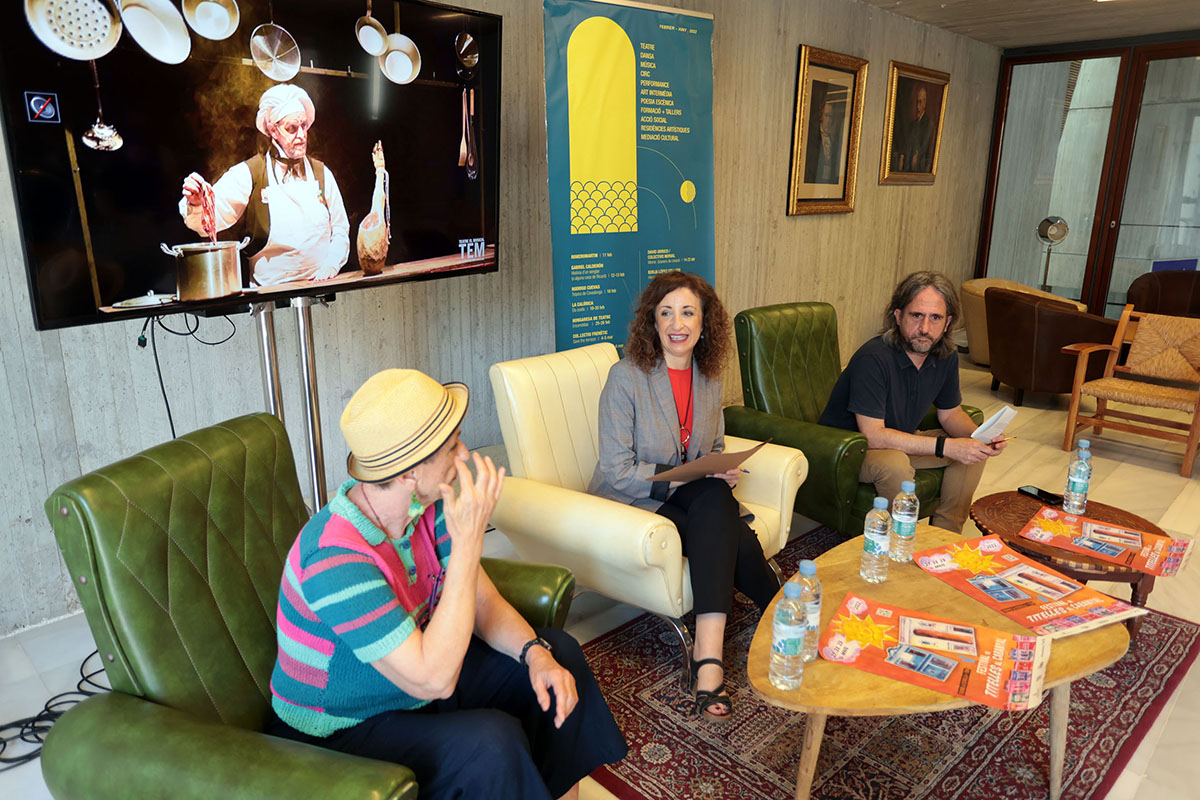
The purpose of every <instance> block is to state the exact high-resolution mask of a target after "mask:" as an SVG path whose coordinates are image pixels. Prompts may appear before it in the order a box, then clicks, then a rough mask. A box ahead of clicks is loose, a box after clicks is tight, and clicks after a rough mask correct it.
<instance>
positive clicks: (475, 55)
mask: <svg viewBox="0 0 1200 800" xmlns="http://www.w3.org/2000/svg"><path fill="white" fill-rule="evenodd" d="M454 56H455V59H456V60H457V61H458V64H456V65H455V67H454V68H455V70H457V72H458V77H460V78H462V79H463V80H464V81H469V80H471V79H472V78H474V77H475V67H476V65H477V64H479V42H477V41H475V37H474V36H472V35H471V34H469V33H467V32H466V31H463V32H462V33H460V34H458V36H455V37H454Z"/></svg>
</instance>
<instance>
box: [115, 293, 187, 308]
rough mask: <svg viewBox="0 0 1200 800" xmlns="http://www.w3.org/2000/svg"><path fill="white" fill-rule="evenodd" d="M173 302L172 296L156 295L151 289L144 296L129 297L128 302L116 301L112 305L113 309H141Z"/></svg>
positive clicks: (173, 296) (173, 297)
mask: <svg viewBox="0 0 1200 800" xmlns="http://www.w3.org/2000/svg"><path fill="white" fill-rule="evenodd" d="M173 302H175V295H173V294H158V293H157V292H155V291H154V290H153V289H151V290H150V291H149V292H146V294H140V295H138V296H137V297H130V298H129V299H128V300H118V301H117V302H115V303H113V308H141V307H143V306H161V305H165V304H167V303H173Z"/></svg>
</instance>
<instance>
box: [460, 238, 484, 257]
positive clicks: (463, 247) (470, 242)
mask: <svg viewBox="0 0 1200 800" xmlns="http://www.w3.org/2000/svg"><path fill="white" fill-rule="evenodd" d="M485 247H486V245H485V243H484V241H483V238H482V237H477V238H474V239H459V240H458V256H459V258H483V251H484V248H485Z"/></svg>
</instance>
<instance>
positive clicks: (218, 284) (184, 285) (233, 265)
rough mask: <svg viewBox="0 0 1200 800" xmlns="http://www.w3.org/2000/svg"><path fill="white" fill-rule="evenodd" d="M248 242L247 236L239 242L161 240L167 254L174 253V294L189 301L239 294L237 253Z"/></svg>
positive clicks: (239, 282) (239, 272) (239, 273)
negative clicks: (167, 242)
mask: <svg viewBox="0 0 1200 800" xmlns="http://www.w3.org/2000/svg"><path fill="white" fill-rule="evenodd" d="M248 244H250V237H249V236H247V237H246V238H245V239H242V241H240V242H197V243H195V244H177V245H173V246H172V245H166V244H160V245H159V247H161V248H162V251H163V252H164V253H166V254H167V255H169V256H174V257H175V283H176V286H177V287H178V291H177V292H176V296H177V297H178V298H179V299H180V300H182V301H188V300H213V299H216V298H219V297H229V296H231V295H235V294H241V292H242V284H241V279H240V277H239V276H240V275H241V268H240V263H239V262H240V256H239V254H240V253H241V251H242V248H244V247H245V246H246V245H248Z"/></svg>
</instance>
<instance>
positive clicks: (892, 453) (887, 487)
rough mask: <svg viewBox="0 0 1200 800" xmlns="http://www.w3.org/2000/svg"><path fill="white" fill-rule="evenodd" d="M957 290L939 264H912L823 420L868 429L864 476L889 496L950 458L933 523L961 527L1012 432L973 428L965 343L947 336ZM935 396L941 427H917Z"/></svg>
mask: <svg viewBox="0 0 1200 800" xmlns="http://www.w3.org/2000/svg"><path fill="white" fill-rule="evenodd" d="M958 308H959V306H958V293H957V292H956V291H955V289H954V284H953V283H951V282H950V279H949V278H947V277H946V276H945V275H943V274H942V273H940V272H914V273H913V274H912V275H909V276H908V277H907V278H905V279H904V280H902V281H901V282H900V284H899V285H898V286H897V287H896V290H895V292H893V293H892V302H891V303H890V304H889V305H888V309H887V312H886V313H885V316H884V329H883V333H882V334H881V335H879V336H876V337H875V338H874V339H871V340H870V341H869V342H867V343H866V344H864V345H863V346H862V347H860V348H859V349H858V351H857V352H856V353H855V354H854V355H853V356H852V357H851V358H850V363H849V364H847V365H846V369H845V370H844V371H843V372H842V374H841V376H840V377H839V378H838V380H837V383H836V384H835V385H834V387H833V392H832V393H831V394H830V396H829V402H828V404H826V406H825V411H824V412H823V413H822V414H821V419H820V423H821V424H822V425H828V426H830V427H834V428H843V429H845V430H851V431H853V430H857V431H860V432H861V433H862V434H863V435H864V436H866V437H867V448H868V449H867V455H866V457H865V458H864V459H863V466H862V471H861V472H860V473H859V480H860V481H863V482H864V483H873V484H875V491H876V493H877V494H878V496H880V497H886V498H887V499H888V501H889V502H890V501H891V500H892V498H893V497H895V496H896V495H897V494H899V492H900V484H901V483H902V482H903V481H910V480H912V479H913V474H914V471H915V470H917V469H925V468H929V467H942V466H944V467H945V468H946V471H945V473H944V476H943V478H942V495H941V502H940V503H939V504H938V507H937V509H936V510H935V511H934V513H933V518H932V520H931V522H932V524H933V525H935V526H937V527H939V528H945V529H946V530H950V531H955V532H957V533H961V532H962V528H963V524H964V523H965V522H966V520H967V512H968V511H969V510H970V506H971V499H972V497H973V496H974V493H975V487H976V486H978V485H979V479H980V478H981V477H982V476H983V466H984V464H985V463H986V461H987V460H988V459H989V458H991V457H992V456H995V455H997V454H999V453H1000V452H1001V451H1002V450H1003V449H1004V445H1005V442H1004V440H1003V439H1001V438H997V439H996V440H994V441H993V442H991V443H987V444H985V443H983V442H978V441H976V440H974V439H972V438H971V433H972V432H973V431H974V430H975V427H976V425H975V423H974V422H973V421H972V420H971V418H970V417H968V416H967V413H966V412H965V411H963V410H962V407H961V405H960V403H962V394H961V393H960V392H959V388H958V353H957V352H956V350H955V348H954V345H953V344H951V343H950V342H949V341H948V340H947V336H948V334H950V333H951V332H952V331H953V330H954V325H955V323H956V322H957V321H958V316H959V313H958ZM931 405H932V406H933V407H934V408H935V409H936V410H937V417H938V423H939V424H940V425H941V429H939V430H932V431H921V432H920V433H917V425H919V424H920V422H921V420H922V418H923V417H924V416H925V414H926V413H927V412H928V411H929V407H930V406H931Z"/></svg>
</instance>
